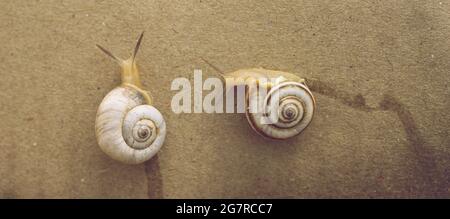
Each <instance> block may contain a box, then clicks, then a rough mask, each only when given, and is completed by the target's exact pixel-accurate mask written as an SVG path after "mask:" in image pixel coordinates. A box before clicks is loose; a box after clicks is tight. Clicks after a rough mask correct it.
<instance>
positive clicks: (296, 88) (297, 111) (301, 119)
mask: <svg viewBox="0 0 450 219" xmlns="http://www.w3.org/2000/svg"><path fill="white" fill-rule="evenodd" d="M223 77H224V79H225V81H226V83H227V87H228V88H230V82H231V87H235V86H245V100H246V106H245V115H246V117H247V120H248V122H249V123H250V126H251V127H252V129H253V130H255V131H256V132H257V133H258V134H260V135H262V136H264V137H267V138H271V139H287V138H291V137H294V136H296V135H298V134H300V133H301V132H302V131H303V130H304V129H305V128H306V127H307V126H308V125H309V124H310V123H311V121H312V118H313V115H314V110H315V100H314V97H313V95H312V93H311V91H310V90H309V89H308V87H307V86H306V84H305V80H304V79H302V78H300V77H298V76H296V75H293V74H291V73H287V72H281V71H272V70H266V69H262V68H260V69H244V70H238V71H235V72H232V73H228V74H225V75H223ZM260 88H265V89H264V90H266V92H261V90H260ZM252 107H257V108H253V109H257V110H253V111H252Z"/></svg>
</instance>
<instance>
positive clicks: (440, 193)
mask: <svg viewBox="0 0 450 219" xmlns="http://www.w3.org/2000/svg"><path fill="white" fill-rule="evenodd" d="M306 83H307V85H308V87H309V88H310V89H311V91H313V92H316V93H318V94H321V95H324V96H327V97H330V98H333V99H336V100H338V101H340V102H341V103H343V104H344V105H347V106H349V107H351V108H354V109H358V110H362V111H365V112H372V111H391V112H394V113H396V115H397V117H398V118H399V120H400V122H401V124H402V126H403V129H404V131H405V133H406V138H407V140H408V143H409V144H408V146H409V149H410V150H411V151H412V152H413V153H414V156H415V157H416V160H417V163H418V165H419V167H420V170H419V171H418V172H419V173H420V177H422V178H423V180H424V181H425V182H426V183H427V185H429V186H430V187H429V190H428V191H427V192H428V193H429V195H431V196H434V197H447V196H448V195H449V194H448V190H447V183H446V182H445V180H444V178H443V177H442V176H441V174H440V173H439V168H438V165H437V163H436V161H435V159H434V155H433V153H432V151H431V150H430V149H429V148H427V147H426V146H425V140H424V139H423V138H422V136H421V134H420V132H419V129H418V128H417V125H416V122H415V121H414V117H413V115H412V113H411V112H410V111H409V110H408V109H407V108H406V107H405V106H404V105H403V104H402V103H401V102H400V101H398V100H397V99H396V98H395V97H393V96H391V95H390V94H384V95H383V99H382V100H381V102H380V103H379V105H378V107H370V106H368V105H367V104H366V101H365V99H364V97H363V96H362V95H361V94H356V95H353V94H350V93H348V92H345V91H338V90H336V89H334V88H333V87H332V86H331V85H329V84H327V83H324V82H321V81H319V80H316V79H306Z"/></svg>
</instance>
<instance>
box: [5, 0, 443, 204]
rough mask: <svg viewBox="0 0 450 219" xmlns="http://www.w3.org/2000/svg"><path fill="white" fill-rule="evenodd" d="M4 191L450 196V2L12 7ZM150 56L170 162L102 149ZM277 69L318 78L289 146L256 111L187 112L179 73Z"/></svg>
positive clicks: (38, 194) (148, 82) (17, 194)
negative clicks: (97, 125)
mask: <svg viewBox="0 0 450 219" xmlns="http://www.w3.org/2000/svg"><path fill="white" fill-rule="evenodd" d="M0 8H1V11H2V13H0V28H1V30H0V42H1V43H2V46H1V49H0V134H1V138H0V150H1V152H0V197H1V198H61V197H62V198H89V197H100V198H109V197H120V198H147V197H150V198H161V197H164V198H232V197H248V198H253V197H272V198H279V197H450V195H449V192H450V191H449V189H450V170H449V168H450V137H449V136H450V131H449V130H450V129H449V127H450V124H449V121H450V113H449V108H450V100H449V98H450V87H449V78H450V65H449V64H450V62H449V61H450V1H443V0H442V1H439V0H436V1H434V0H431V1H418V0H417V1H410V0H407V1H406V0H404V1H398V0H395V1H394V0H383V1H356V0H345V1H313V0H310V1H273V0H267V1H266V0H263V1H235V0H231V1H229V0H222V1H204V0H203V1H202V0H195V1H165V0H161V1H120V2H119V1H116V2H115V3H113V2H110V1H39V0H33V1H28V0H27V1H25V0H23V1H9V0H6V1H5V0H4V1H1V2H0ZM142 30H145V31H146V35H145V37H144V40H143V43H142V47H141V50H140V52H139V55H138V63H139V66H140V69H141V77H142V80H143V83H144V87H145V89H147V90H150V91H151V92H152V95H153V97H154V99H155V106H156V107H157V108H158V109H159V110H160V111H161V112H162V113H163V115H164V116H165V118H166V122H167V128H168V134H167V139H166V142H165V145H164V146H163V149H162V150H161V151H160V153H159V154H158V157H156V158H154V159H152V160H151V161H149V162H147V163H145V164H143V165H137V166H128V165H123V164H120V163H118V162H115V161H113V160H111V159H110V158H109V157H107V156H106V155H105V154H103V152H102V151H101V150H100V149H99V147H98V146H97V143H96V139H95V133H94V121H95V113H96V109H97V107H98V104H99V103H100V101H101V100H102V98H103V97H104V96H105V95H106V94H107V93H108V92H109V91H110V90H111V89H113V88H114V87H115V86H117V85H118V84H119V82H120V81H119V80H120V76H119V71H120V70H119V68H118V66H117V65H116V64H115V63H114V62H113V61H111V60H110V59H108V58H107V57H106V56H105V55H104V54H102V53H101V52H99V51H98V49H96V48H95V46H94V45H95V44H96V43H99V44H101V45H104V46H105V47H107V48H109V49H110V50H112V51H114V52H115V53H116V54H117V55H119V56H121V57H126V56H128V54H129V52H130V50H131V48H132V47H133V46H134V42H135V40H136V37H137V36H138V34H139V33H140V32H141V31H142ZM248 67H265V68H268V69H278V70H283V71H287V72H293V73H296V74H298V75H300V76H304V77H306V78H307V79H308V85H310V86H311V88H312V90H313V92H314V94H315V96H316V99H317V106H318V109H317V113H316V116H315V118H314V121H313V123H312V124H311V126H310V127H309V128H308V129H307V130H306V131H304V132H303V133H302V134H301V135H300V136H298V137H296V138H293V139H291V140H288V141H283V142H279V141H267V140H265V139H262V138H261V137H259V136H258V135H257V134H255V133H254V132H253V131H252V130H251V129H250V127H249V126H248V124H247V122H246V121H245V119H244V118H245V116H244V115H242V114H180V115H177V114H174V113H173V112H172V111H171V108H170V101H171V98H172V96H173V95H174V94H175V92H174V91H170V84H171V81H172V80H173V79H174V78H176V77H186V78H190V79H191V80H192V76H193V70H194V69H202V70H203V73H204V77H207V76H214V77H217V76H218V75H219V71H221V72H230V71H234V70H237V69H241V68H248Z"/></svg>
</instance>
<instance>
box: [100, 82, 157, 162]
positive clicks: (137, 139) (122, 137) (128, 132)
mask: <svg viewBox="0 0 450 219" xmlns="http://www.w3.org/2000/svg"><path fill="white" fill-rule="evenodd" d="M95 131H96V136H97V141H98V144H99V146H100V148H101V149H102V150H103V151H104V152H105V153H106V154H108V155H109V156H111V157H112V158H113V159H115V160H118V161H121V162H124V163H128V164H138V163H142V162H144V161H146V160H148V159H150V158H152V157H153V156H154V155H155V154H156V153H157V152H158V151H159V149H160V148H161V146H162V144H163V142H164V139H165V136H166V123H165V121H164V118H163V116H162V115H161V113H160V112H159V111H158V110H157V109H156V108H154V107H153V106H150V105H147V103H146V101H145V98H144V97H143V96H142V94H141V93H140V91H137V90H136V89H133V88H132V87H128V86H120V87H117V88H115V89H113V90H112V91H111V92H109V93H108V94H107V95H106V96H105V98H104V99H103V101H102V103H101V104H100V106H99V108H98V111H97V118H96V121H95Z"/></svg>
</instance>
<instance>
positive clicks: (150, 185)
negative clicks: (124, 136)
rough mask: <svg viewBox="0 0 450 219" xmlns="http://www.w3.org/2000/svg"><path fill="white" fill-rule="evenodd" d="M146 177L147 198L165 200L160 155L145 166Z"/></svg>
mask: <svg viewBox="0 0 450 219" xmlns="http://www.w3.org/2000/svg"><path fill="white" fill-rule="evenodd" d="M144 165H145V175H146V177H147V196H148V198H151V199H157V198H163V197H164V193H163V182H162V176H161V168H160V166H159V158H158V154H156V155H155V156H154V157H153V158H152V159H150V160H149V161H147V162H146V163H145V164H144Z"/></svg>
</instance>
